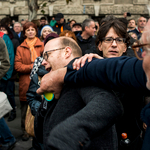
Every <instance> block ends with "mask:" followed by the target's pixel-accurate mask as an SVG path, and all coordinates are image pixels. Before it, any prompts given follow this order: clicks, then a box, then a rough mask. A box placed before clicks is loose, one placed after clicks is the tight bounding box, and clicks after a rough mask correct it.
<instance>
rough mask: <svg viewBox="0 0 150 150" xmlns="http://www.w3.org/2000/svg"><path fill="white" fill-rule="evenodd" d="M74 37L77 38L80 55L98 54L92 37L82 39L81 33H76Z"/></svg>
mask: <svg viewBox="0 0 150 150" xmlns="http://www.w3.org/2000/svg"><path fill="white" fill-rule="evenodd" d="M76 37H77V41H78V45H79V46H80V48H81V50H82V55H85V54H89V53H95V54H98V50H97V49H96V44H95V38H94V37H92V36H91V37H89V38H88V39H86V40H85V39H83V38H82V36H81V33H78V34H77V35H76Z"/></svg>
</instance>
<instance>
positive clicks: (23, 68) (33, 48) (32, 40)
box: [15, 22, 44, 141]
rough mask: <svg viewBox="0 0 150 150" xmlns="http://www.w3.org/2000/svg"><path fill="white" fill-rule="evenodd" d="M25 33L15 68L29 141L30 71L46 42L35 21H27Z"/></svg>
mask: <svg viewBox="0 0 150 150" xmlns="http://www.w3.org/2000/svg"><path fill="white" fill-rule="evenodd" d="M23 33H24V35H25V40H24V42H23V43H22V44H21V45H20V46H19V47H18V48H17V52H16V56H15V69H16V71H17V72H18V73H19V99H20V105H21V128H22V130H23V136H22V140H23V141H27V140H28V139H29V135H28V134H27V132H26V131H25V117H26V111H27V107H28V103H27V99H26V92H27V90H28V88H29V84H30V78H29V76H30V73H31V70H32V68H33V64H34V61H35V59H36V58H37V57H39V56H41V54H42V52H43V49H44V44H43V42H41V41H40V39H39V38H37V34H38V31H37V26H36V25H35V24H34V23H33V22H27V23H26V24H25V25H24V27H23Z"/></svg>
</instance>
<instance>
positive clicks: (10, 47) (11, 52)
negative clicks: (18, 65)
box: [3, 34, 15, 80]
mask: <svg viewBox="0 0 150 150" xmlns="http://www.w3.org/2000/svg"><path fill="white" fill-rule="evenodd" d="M3 39H4V41H5V43H6V46H7V50H8V54H9V60H10V68H9V70H8V71H7V73H6V74H5V76H4V77H3V79H4V80H8V79H10V78H11V76H12V73H13V69H14V57H15V56H14V47H13V43H12V41H11V40H10V38H9V36H8V35H6V34H4V36H3Z"/></svg>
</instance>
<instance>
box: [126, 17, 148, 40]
mask: <svg viewBox="0 0 150 150" xmlns="http://www.w3.org/2000/svg"><path fill="white" fill-rule="evenodd" d="M146 23H147V19H146V18H145V17H143V16H142V17H140V18H139V19H138V22H137V27H136V28H135V29H134V30H130V31H129V33H130V32H134V33H135V34H136V35H137V37H138V39H140V37H141V35H142V33H143V29H144V27H145V26H146Z"/></svg>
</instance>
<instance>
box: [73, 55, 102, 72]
mask: <svg viewBox="0 0 150 150" xmlns="http://www.w3.org/2000/svg"><path fill="white" fill-rule="evenodd" d="M93 58H98V59H103V57H101V56H99V55H97V54H92V53H90V54H85V55H84V56H82V57H81V58H79V59H76V60H75V61H74V63H73V69H76V70H79V69H80V66H81V67H83V66H84V64H85V62H86V60H87V59H88V62H91V61H92V59H93Z"/></svg>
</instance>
